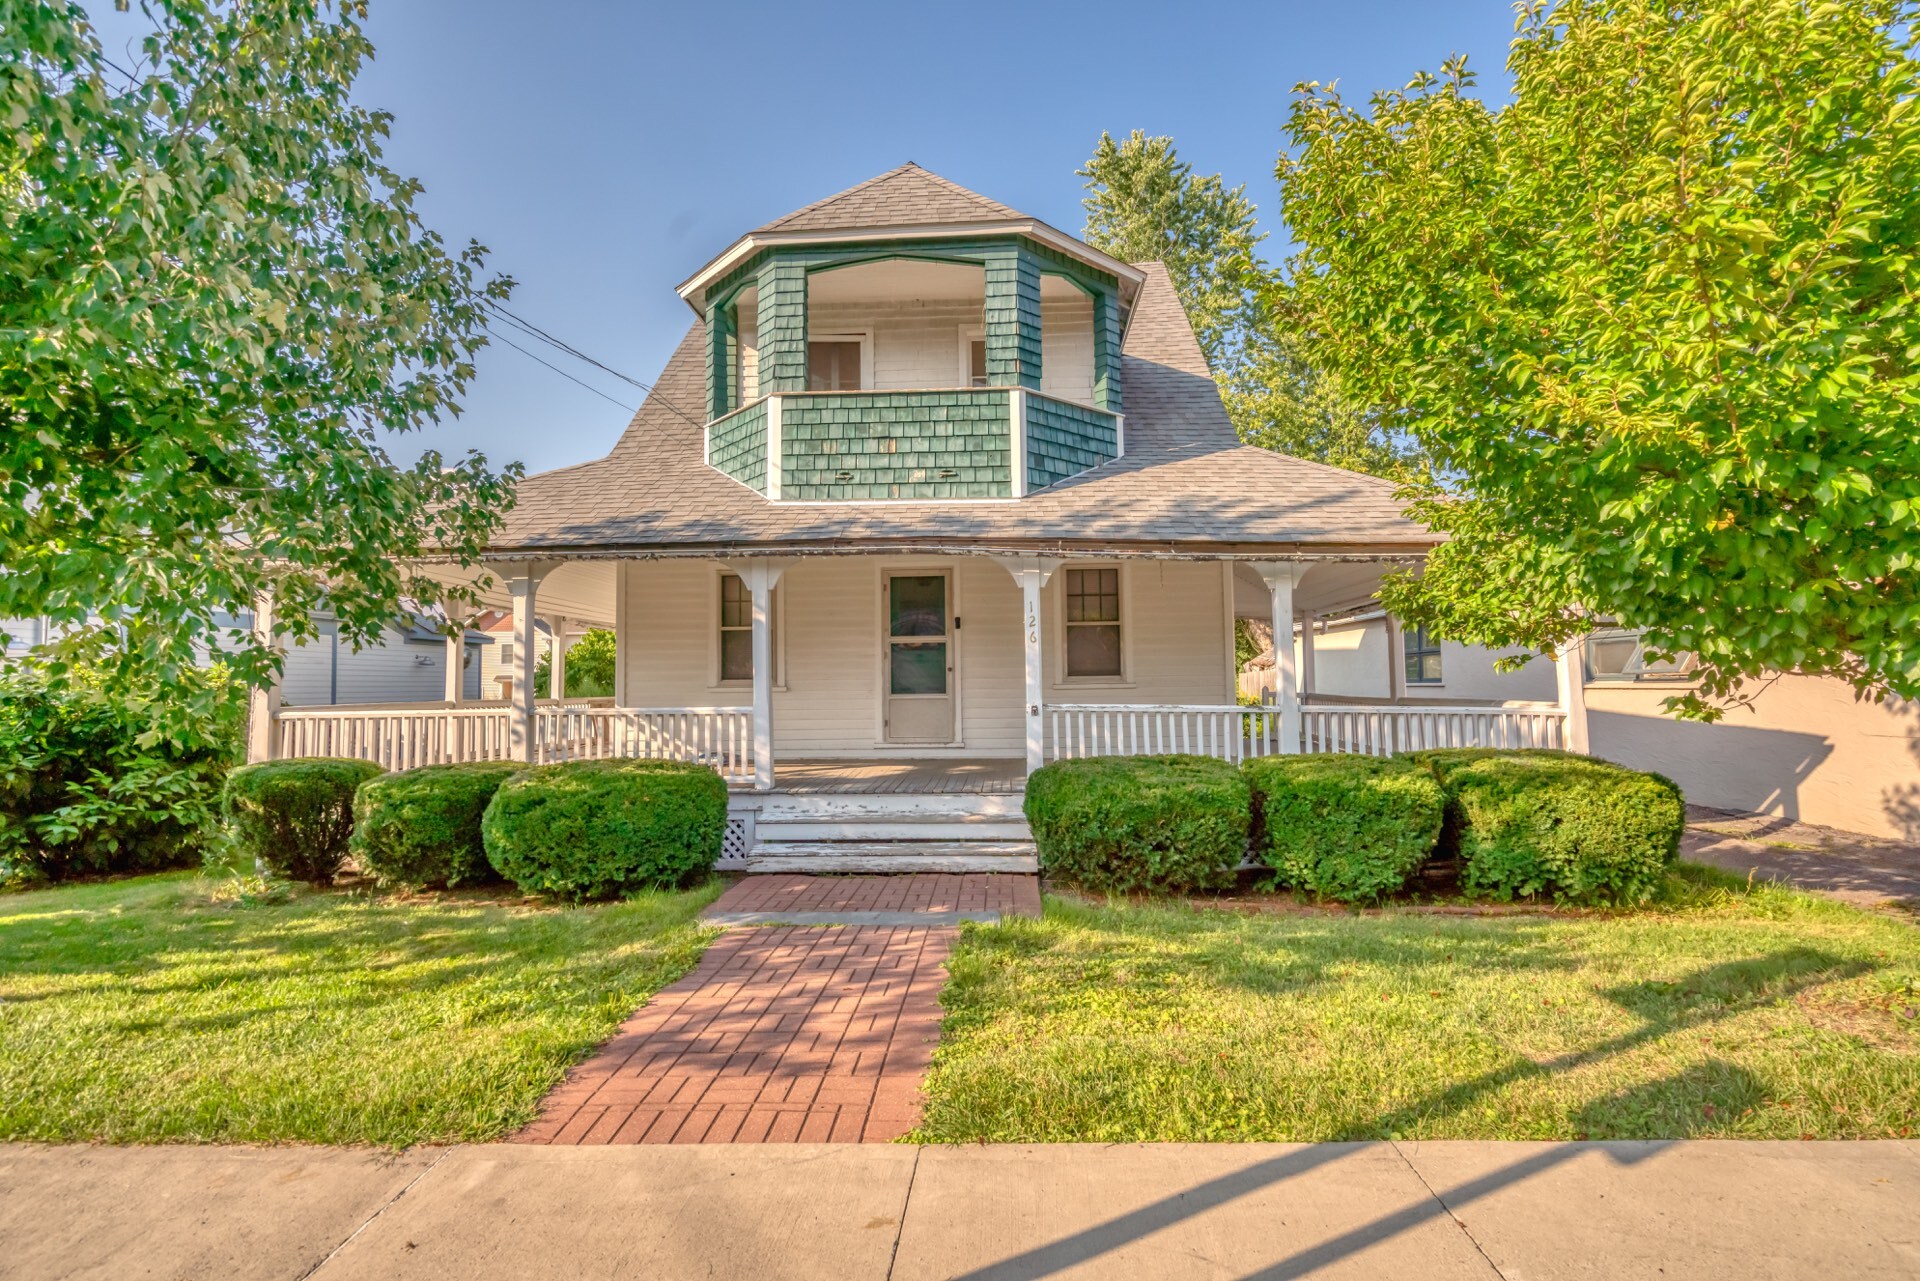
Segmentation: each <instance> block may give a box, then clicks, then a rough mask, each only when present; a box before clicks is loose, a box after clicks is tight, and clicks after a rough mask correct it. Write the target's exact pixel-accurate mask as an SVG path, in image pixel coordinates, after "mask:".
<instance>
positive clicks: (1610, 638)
mask: <svg viewBox="0 0 1920 1281" xmlns="http://www.w3.org/2000/svg"><path fill="white" fill-rule="evenodd" d="M1586 651H1587V656H1586V668H1587V679H1589V680H1595V681H1684V680H1690V679H1691V678H1692V676H1693V669H1694V667H1695V666H1697V665H1698V659H1696V658H1695V657H1694V655H1692V654H1681V655H1680V656H1678V657H1677V658H1661V659H1654V658H1652V657H1650V656H1649V655H1648V653H1647V643H1646V638H1645V637H1644V636H1643V635H1642V634H1641V633H1640V632H1636V631H1628V630H1627V629H1626V628H1623V627H1602V628H1600V629H1599V630H1598V631H1596V632H1594V633H1593V635H1591V636H1589V637H1588V638H1587V644H1586Z"/></svg>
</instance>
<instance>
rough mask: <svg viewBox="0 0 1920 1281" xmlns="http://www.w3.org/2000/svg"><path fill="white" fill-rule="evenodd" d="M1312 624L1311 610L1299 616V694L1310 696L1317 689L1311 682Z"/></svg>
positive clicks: (1312, 681)
mask: <svg viewBox="0 0 1920 1281" xmlns="http://www.w3.org/2000/svg"><path fill="white" fill-rule="evenodd" d="M1313 624H1314V615H1313V611H1312V610H1308V611H1307V612H1305V613H1304V614H1302V615H1300V692H1301V693H1302V694H1311V693H1313V692H1314V691H1315V690H1316V689H1317V688H1318V687H1317V686H1316V685H1315V684H1314V680H1313Z"/></svg>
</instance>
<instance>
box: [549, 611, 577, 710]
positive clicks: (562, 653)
mask: <svg viewBox="0 0 1920 1281" xmlns="http://www.w3.org/2000/svg"><path fill="white" fill-rule="evenodd" d="M567 623H568V620H567V619H564V618H550V619H548V620H547V624H548V626H550V627H552V628H553V648H552V649H551V650H549V651H548V652H549V653H550V654H551V655H552V656H553V658H552V661H551V662H550V663H549V664H548V665H547V683H548V685H549V688H548V690H547V695H548V697H550V698H556V699H559V698H565V697H566V696H567V645H568V644H569V643H570V642H571V641H572V640H573V638H572V637H571V636H569V635H568V634H567Z"/></svg>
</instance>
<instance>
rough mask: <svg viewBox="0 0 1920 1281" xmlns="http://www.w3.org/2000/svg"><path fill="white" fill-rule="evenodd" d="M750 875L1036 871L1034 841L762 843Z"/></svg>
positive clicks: (750, 862) (750, 858)
mask: <svg viewBox="0 0 1920 1281" xmlns="http://www.w3.org/2000/svg"><path fill="white" fill-rule="evenodd" d="M746 870H747V871H748V872H787V873H793V872H799V873H803V874H804V873H818V874H833V875H844V874H848V873H855V872H864V873H869V874H872V873H880V874H889V875H905V874H912V873H921V872H949V873H952V872H1014V873H1025V874H1032V873H1034V872H1037V871H1039V870H1040V861H1039V859H1038V858H1037V857H1036V856H1035V853H1034V848H1033V842H1032V841H978V840H963V841H945V840H873V841H762V842H760V843H759V844H756V845H755V846H754V847H753V848H752V849H751V850H749V851H748V853H747V869H746Z"/></svg>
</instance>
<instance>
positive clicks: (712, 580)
mask: <svg viewBox="0 0 1920 1281" xmlns="http://www.w3.org/2000/svg"><path fill="white" fill-rule="evenodd" d="M729 575H732V576H733V577H735V578H738V577H740V576H739V575H738V574H735V573H734V572H733V571H732V570H730V569H728V568H727V567H726V566H724V565H714V566H712V567H711V572H710V573H708V575H707V593H706V595H707V612H706V617H705V621H704V623H703V624H702V626H703V627H704V629H705V631H706V635H707V688H708V689H711V690H729V689H744V690H751V689H752V688H753V678H752V677H748V678H747V679H746V680H743V681H738V680H736V681H730V680H722V679H721V677H720V582H721V580H722V579H724V578H726V577H728V576H729ZM785 587H786V583H785V581H784V577H783V579H782V581H781V582H780V583H778V584H775V586H774V589H773V603H772V608H773V678H774V679H773V688H774V690H775V691H777V692H779V693H783V694H784V693H785V692H786V689H787V683H786V679H785V678H786V674H787V619H786V614H787V611H786V610H784V609H782V608H781V607H780V604H781V601H780V598H781V596H782V595H783V594H784V592H785Z"/></svg>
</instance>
